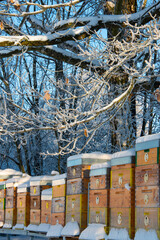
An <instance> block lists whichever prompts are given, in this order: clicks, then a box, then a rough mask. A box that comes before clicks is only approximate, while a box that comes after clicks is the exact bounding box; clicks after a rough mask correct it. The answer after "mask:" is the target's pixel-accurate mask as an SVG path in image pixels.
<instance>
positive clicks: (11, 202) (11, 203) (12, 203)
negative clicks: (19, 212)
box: [6, 197, 17, 208]
mask: <svg viewBox="0 0 160 240" xmlns="http://www.w3.org/2000/svg"><path fill="white" fill-rule="evenodd" d="M16 203H17V198H15V197H6V208H16V207H17V204H16Z"/></svg>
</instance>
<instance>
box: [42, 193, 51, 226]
mask: <svg viewBox="0 0 160 240" xmlns="http://www.w3.org/2000/svg"><path fill="white" fill-rule="evenodd" d="M51 206H52V188H49V189H46V190H43V191H42V193H41V223H48V224H51Z"/></svg>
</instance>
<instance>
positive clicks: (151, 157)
mask: <svg viewBox="0 0 160 240" xmlns="http://www.w3.org/2000/svg"><path fill="white" fill-rule="evenodd" d="M159 152H160V134H153V135H149V136H145V137H140V138H138V139H137V140H136V165H137V166H136V178H135V184H136V219H135V220H136V229H139V228H144V229H146V230H149V229H155V230H156V231H159V229H160V225H159V219H160V218H159V206H160V196H159V191H160V187H159V184H160V165H159V163H160V162H159V158H160V157H159Z"/></svg>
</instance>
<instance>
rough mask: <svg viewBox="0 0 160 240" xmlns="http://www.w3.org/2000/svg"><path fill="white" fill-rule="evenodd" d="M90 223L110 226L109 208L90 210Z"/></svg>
mask: <svg viewBox="0 0 160 240" xmlns="http://www.w3.org/2000/svg"><path fill="white" fill-rule="evenodd" d="M89 223H97V224H105V225H106V226H109V208H98V207H90V208H89Z"/></svg>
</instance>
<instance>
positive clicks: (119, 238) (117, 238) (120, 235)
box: [106, 228, 146, 240]
mask: <svg viewBox="0 0 160 240" xmlns="http://www.w3.org/2000/svg"><path fill="white" fill-rule="evenodd" d="M106 239H107V240H108V239H114V240H130V238H129V235H128V231H127V230H126V229H125V228H120V229H118V228H111V230H110V232H109V235H108V236H107V238H106ZM141 240H142V239H141ZM145 240H146V239H145Z"/></svg>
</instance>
